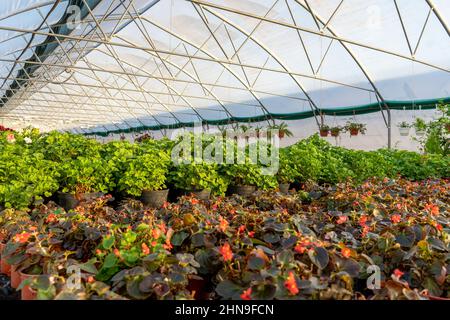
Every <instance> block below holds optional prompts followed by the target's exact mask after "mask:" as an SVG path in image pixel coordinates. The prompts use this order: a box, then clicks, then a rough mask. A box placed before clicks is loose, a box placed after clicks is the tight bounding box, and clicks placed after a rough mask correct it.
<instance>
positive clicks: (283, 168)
mask: <svg viewBox="0 0 450 320" xmlns="http://www.w3.org/2000/svg"><path fill="white" fill-rule="evenodd" d="M279 155H280V158H279V168H278V172H277V176H276V177H277V180H278V182H279V183H292V182H294V181H295V179H296V178H298V176H299V173H298V171H297V166H295V158H294V155H293V154H292V152H291V149H289V148H284V149H281V150H280V153H279Z"/></svg>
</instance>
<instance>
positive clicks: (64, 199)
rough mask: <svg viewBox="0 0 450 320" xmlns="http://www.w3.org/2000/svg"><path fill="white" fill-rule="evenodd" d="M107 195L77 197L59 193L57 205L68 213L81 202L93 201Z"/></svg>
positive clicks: (96, 193)
mask: <svg viewBox="0 0 450 320" xmlns="http://www.w3.org/2000/svg"><path fill="white" fill-rule="evenodd" d="M104 195H105V194H104V193H103V192H91V193H79V194H77V195H76V196H75V195H74V194H71V193H65V192H59V191H58V192H57V194H56V198H57V203H58V204H59V205H60V206H61V207H63V208H64V209H65V210H66V211H68V210H70V209H74V208H75V207H76V206H77V205H78V204H79V203H80V202H81V201H91V200H94V199H96V198H99V197H102V196H104Z"/></svg>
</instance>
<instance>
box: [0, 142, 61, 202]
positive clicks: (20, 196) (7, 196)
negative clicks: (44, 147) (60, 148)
mask: <svg viewBox="0 0 450 320" xmlns="http://www.w3.org/2000/svg"><path fill="white" fill-rule="evenodd" d="M1 147H2V149H1V153H0V204H2V205H4V206H5V207H7V208H10V207H13V208H22V209H25V208H27V207H28V206H29V205H31V204H32V203H33V202H34V201H35V200H40V199H42V197H44V196H46V197H48V196H51V195H52V193H53V192H55V191H56V190H58V187H59V184H58V180H57V178H58V171H57V170H56V168H57V165H56V163H54V162H52V161H49V160H45V159H44V156H43V154H42V153H34V152H32V151H31V150H29V149H27V148H21V147H20V146H19V145H18V144H6V145H3V146H1Z"/></svg>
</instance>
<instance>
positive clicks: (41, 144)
mask: <svg viewBox="0 0 450 320" xmlns="http://www.w3.org/2000/svg"><path fill="white" fill-rule="evenodd" d="M33 146H34V150H36V151H39V152H42V153H43V154H44V156H45V159H47V160H52V161H56V162H64V161H68V160H71V159H76V158H77V157H79V156H83V157H96V156H99V154H100V149H101V144H100V142H98V141H96V140H93V139H87V138H86V137H84V136H81V135H77V134H71V133H60V132H58V131H51V132H49V133H46V134H43V135H42V136H41V137H40V138H39V139H37V140H36V142H35V143H34V144H33Z"/></svg>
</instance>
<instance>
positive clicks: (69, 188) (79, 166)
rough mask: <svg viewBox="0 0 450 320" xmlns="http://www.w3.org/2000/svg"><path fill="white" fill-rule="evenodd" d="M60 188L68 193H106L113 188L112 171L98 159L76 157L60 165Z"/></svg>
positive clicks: (102, 160) (105, 163)
mask: <svg viewBox="0 0 450 320" xmlns="http://www.w3.org/2000/svg"><path fill="white" fill-rule="evenodd" d="M59 172H60V175H61V188H62V191H63V192H68V193H72V194H75V193H89V192H108V191H110V190H112V189H113V187H114V179H113V176H112V170H111V168H110V166H109V165H108V162H107V161H105V160H104V159H102V158H100V157H90V158H88V157H82V156H80V157H78V158H76V159H72V160H69V161H65V162H63V163H61V164H60V166H59Z"/></svg>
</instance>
